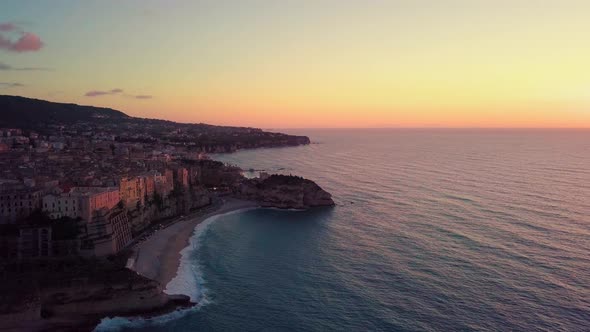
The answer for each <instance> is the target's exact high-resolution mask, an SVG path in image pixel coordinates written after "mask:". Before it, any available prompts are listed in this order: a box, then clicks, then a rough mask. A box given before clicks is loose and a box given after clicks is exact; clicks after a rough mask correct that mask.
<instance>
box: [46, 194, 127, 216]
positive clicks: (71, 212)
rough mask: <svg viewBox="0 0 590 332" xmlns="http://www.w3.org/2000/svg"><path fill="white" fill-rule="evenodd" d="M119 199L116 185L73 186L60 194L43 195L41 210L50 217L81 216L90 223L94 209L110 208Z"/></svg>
mask: <svg viewBox="0 0 590 332" xmlns="http://www.w3.org/2000/svg"><path fill="white" fill-rule="evenodd" d="M120 200H121V198H120V196H119V188H116V187H74V188H71V189H70V190H69V191H68V192H63V193H61V194H49V195H45V196H44V197H43V211H45V212H47V213H48V214H49V217H50V218H52V219H59V218H62V217H70V218H74V219H75V218H82V219H83V220H84V221H86V222H88V223H91V222H92V218H93V213H94V211H96V210H99V209H102V208H106V209H112V208H113V207H114V206H115V205H117V204H118V203H119V201H120Z"/></svg>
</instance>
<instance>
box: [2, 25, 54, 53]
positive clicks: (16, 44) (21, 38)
mask: <svg viewBox="0 0 590 332" xmlns="http://www.w3.org/2000/svg"><path fill="white" fill-rule="evenodd" d="M0 32H6V33H8V35H5V34H2V33H0V49H3V50H6V51H12V52H32V51H38V50H40V49H41V48H42V47H43V41H41V38H39V36H37V35H36V34H34V33H32V32H26V31H23V30H22V29H21V28H19V27H18V26H16V25H15V24H14V23H0ZM10 35H13V36H14V35H17V36H18V37H17V39H16V41H13V40H12V39H11V38H9V37H8V36H10Z"/></svg>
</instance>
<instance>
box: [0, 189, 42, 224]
mask: <svg viewBox="0 0 590 332" xmlns="http://www.w3.org/2000/svg"><path fill="white" fill-rule="evenodd" d="M41 194H42V192H41V191H40V190H38V189H35V188H27V187H25V186H24V185H23V184H21V183H15V182H1V183H0V224H13V223H15V222H16V221H18V220H20V219H24V218H26V217H28V216H30V215H31V213H33V211H35V210H37V209H39V208H41Z"/></svg>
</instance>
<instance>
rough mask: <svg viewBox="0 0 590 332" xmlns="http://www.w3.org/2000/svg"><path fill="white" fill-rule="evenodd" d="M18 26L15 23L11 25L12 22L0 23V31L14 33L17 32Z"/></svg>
mask: <svg viewBox="0 0 590 332" xmlns="http://www.w3.org/2000/svg"><path fill="white" fill-rule="evenodd" d="M16 29H17V27H16V24H14V23H10V22H6V23H0V31H14V30H16Z"/></svg>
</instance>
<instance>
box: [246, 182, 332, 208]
mask: <svg viewBox="0 0 590 332" xmlns="http://www.w3.org/2000/svg"><path fill="white" fill-rule="evenodd" d="M236 196H237V197H238V198H241V199H246V200H251V201H256V202H258V203H260V205H261V206H263V207H275V208H281V209H307V208H311V207H318V206H333V205H334V201H333V200H332V195H331V194H330V193H328V192H327V191H325V190H324V189H322V188H321V187H320V186H319V185H317V184H316V183H315V182H313V181H311V180H308V179H304V178H302V177H299V176H293V175H278V174H275V175H270V176H268V177H264V178H255V179H247V180H244V181H242V183H241V184H240V185H239V187H238V188H237V192H236Z"/></svg>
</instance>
